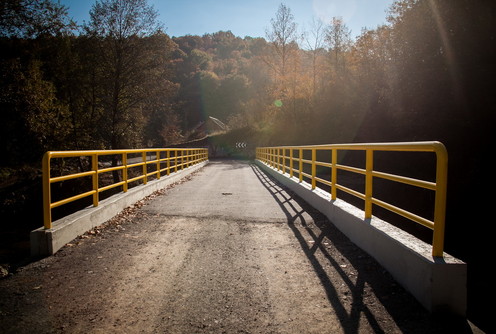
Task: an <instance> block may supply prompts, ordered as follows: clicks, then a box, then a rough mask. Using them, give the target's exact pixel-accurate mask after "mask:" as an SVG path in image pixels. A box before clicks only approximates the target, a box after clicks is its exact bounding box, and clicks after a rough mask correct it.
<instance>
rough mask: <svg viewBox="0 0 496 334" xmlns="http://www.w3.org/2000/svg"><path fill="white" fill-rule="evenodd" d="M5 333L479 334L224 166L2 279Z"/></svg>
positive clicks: (250, 175) (294, 206)
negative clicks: (436, 312)
mask: <svg viewBox="0 0 496 334" xmlns="http://www.w3.org/2000/svg"><path fill="white" fill-rule="evenodd" d="M454 329H456V330H455V331H453V330H454ZM0 332H1V333H188V334H189V333H422V334H425V333H455V332H456V333H472V330H471V329H470V327H469V325H468V324H467V323H466V321H464V320H462V319H450V318H447V317H432V316H430V315H429V314H428V313H427V312H426V311H425V310H424V309H423V308H422V307H421V306H420V304H418V303H417V302H416V301H415V300H414V299H413V297H411V296H410V295H409V294H408V293H406V292H405V291H404V290H403V289H402V288H401V287H400V286H398V285H397V284H396V283H395V282H394V280H393V279H392V278H391V277H390V276H389V274H388V273H387V272H385V271H384V270H383V269H382V268H381V267H380V266H379V265H378V264H377V263H376V262H375V261H374V260H373V259H371V258H370V257H369V256H368V255H367V254H365V253H364V252H362V251H361V250H360V249H358V248H356V247H355V246H354V245H353V244H352V243H350V241H349V240H348V239H347V238H346V237H344V236H343V235H342V234H341V233H340V232H339V231H338V230H336V229H335V228H334V227H333V225H332V224H331V223H330V222H329V221H327V219H326V218H325V217H324V216H322V215H321V214H320V213H319V212H317V211H315V210H314V209H312V208H311V207H309V206H308V205H307V204H306V203H305V202H303V201H302V200H301V199H299V198H297V197H296V196H295V195H294V194H292V193H291V192H289V191H287V190H285V189H284V188H281V187H280V186H279V185H277V184H275V183H274V182H273V181H272V179H270V178H269V177H267V176H266V175H264V174H263V173H261V171H260V170H259V169H258V168H257V167H256V166H255V165H253V164H250V163H248V162H236V161H221V162H212V163H210V164H209V165H207V166H206V167H204V168H202V169H201V170H199V171H198V172H196V173H195V174H194V175H193V176H190V177H189V178H188V179H187V180H183V181H181V182H179V183H177V184H175V185H173V186H170V187H168V188H167V189H164V190H162V191H160V192H159V193H156V194H154V195H152V196H150V197H149V198H147V199H144V200H143V201H141V202H139V203H137V204H136V205H135V206H134V207H132V208H128V209H126V210H125V211H124V212H122V213H121V214H120V215H118V216H117V217H115V218H114V219H112V220H111V221H109V222H107V223H106V224H104V225H103V226H101V227H99V228H96V229H94V230H92V231H90V232H89V233H87V234H85V235H83V236H81V237H79V238H77V239H75V240H74V241H73V242H71V243H70V244H68V245H66V246H65V247H64V248H63V249H62V250H60V251H59V252H58V253H57V254H55V255H54V256H52V257H49V258H45V259H42V260H39V261H36V262H33V263H30V264H29V265H27V266H25V267H23V268H21V269H20V270H19V271H18V272H17V273H15V274H13V275H10V276H8V277H7V278H5V279H2V280H0Z"/></svg>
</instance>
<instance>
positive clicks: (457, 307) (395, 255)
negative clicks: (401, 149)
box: [256, 160, 467, 317]
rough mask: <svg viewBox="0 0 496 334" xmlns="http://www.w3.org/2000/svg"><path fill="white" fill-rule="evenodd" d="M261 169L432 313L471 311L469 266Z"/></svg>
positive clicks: (295, 181) (325, 195)
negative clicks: (336, 230)
mask: <svg viewBox="0 0 496 334" xmlns="http://www.w3.org/2000/svg"><path fill="white" fill-rule="evenodd" d="M256 163H257V165H258V166H259V167H260V168H261V169H262V170H263V171H264V172H266V173H267V174H269V175H271V176H273V177H274V178H275V179H277V180H278V181H279V182H280V183H281V184H283V185H285V186H286V187H288V188H290V189H291V190H292V191H294V192H295V193H296V194H298V196H300V197H301V198H303V199H304V200H305V201H306V202H308V203H309V204H310V205H312V206H313V207H314V208H315V209H317V210H319V211H320V212H321V213H323V214H324V215H326V216H327V218H328V219H329V220H330V221H331V222H332V223H333V224H334V225H335V226H336V227H337V228H338V229H339V230H340V231H341V232H343V233H344V234H345V235H346V236H347V237H348V238H349V239H350V240H351V241H352V242H353V243H354V244H356V245H357V246H358V247H360V248H361V249H363V250H364V251H366V252H367V253H368V254H369V255H371V256H372V257H373V258H375V259H376V260H377V261H378V262H379V263H380V264H381V265H382V266H383V267H384V268H385V269H386V270H387V271H389V273H390V274H391V275H392V276H393V277H394V278H395V279H396V281H398V283H399V284H401V285H402V286H403V287H404V288H405V289H406V290H407V291H409V292H410V293H411V294H412V295H413V296H414V297H415V298H416V299H417V300H418V301H419V302H420V303H421V304H422V305H423V306H424V307H425V308H426V309H427V310H428V311H430V312H449V313H454V314H456V315H459V316H462V317H465V316H466V309H467V265H466V263H464V262H462V261H460V260H458V259H456V258H454V257H453V256H451V255H449V254H446V253H444V257H443V258H434V257H433V256H432V255H431V252H432V246H431V245H430V244H427V243H425V242H423V241H421V240H419V239H417V238H415V237H413V236H412V235H410V234H408V233H407V232H404V231H403V230H401V229H399V228H396V227H395V226H392V225H390V224H389V223H387V222H385V221H383V220H380V219H378V218H376V217H373V218H372V219H364V218H363V217H364V212H363V211H362V210H360V209H358V208H356V207H354V206H352V205H351V204H348V203H346V202H344V201H342V200H339V199H337V200H335V201H331V199H330V195H329V194H328V193H326V192H324V191H323V190H320V189H315V190H312V189H311V185H310V184H308V183H306V182H302V183H300V182H299V180H298V179H297V178H295V177H293V178H290V177H289V175H288V174H282V172H280V171H277V170H275V169H273V168H271V167H269V166H267V165H265V164H263V163H262V162H260V161H258V160H257V161H256Z"/></svg>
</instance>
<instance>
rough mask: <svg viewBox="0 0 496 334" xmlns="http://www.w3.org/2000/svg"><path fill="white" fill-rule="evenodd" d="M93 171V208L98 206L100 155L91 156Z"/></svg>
mask: <svg viewBox="0 0 496 334" xmlns="http://www.w3.org/2000/svg"><path fill="white" fill-rule="evenodd" d="M91 169H92V171H93V173H94V174H93V177H92V178H93V191H94V192H95V193H94V194H93V206H98V155H97V154H93V155H92V156H91Z"/></svg>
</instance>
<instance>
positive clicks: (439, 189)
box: [432, 143, 448, 257]
mask: <svg viewBox="0 0 496 334" xmlns="http://www.w3.org/2000/svg"><path fill="white" fill-rule="evenodd" d="M435 149H436V150H435V153H436V156H437V166H436V190H435V199H434V203H435V204H434V232H433V236H432V256H435V257H438V256H439V257H442V256H443V251H444V230H445V220H446V197H447V188H448V152H447V151H446V147H445V146H444V145H443V144H441V143H438V144H437V145H436V147H435Z"/></svg>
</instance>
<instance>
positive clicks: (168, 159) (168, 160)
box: [167, 150, 170, 175]
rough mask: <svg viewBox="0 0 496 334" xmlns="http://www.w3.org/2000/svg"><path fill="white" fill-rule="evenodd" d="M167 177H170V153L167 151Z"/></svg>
mask: <svg viewBox="0 0 496 334" xmlns="http://www.w3.org/2000/svg"><path fill="white" fill-rule="evenodd" d="M167 175H170V151H169V150H167Z"/></svg>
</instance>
